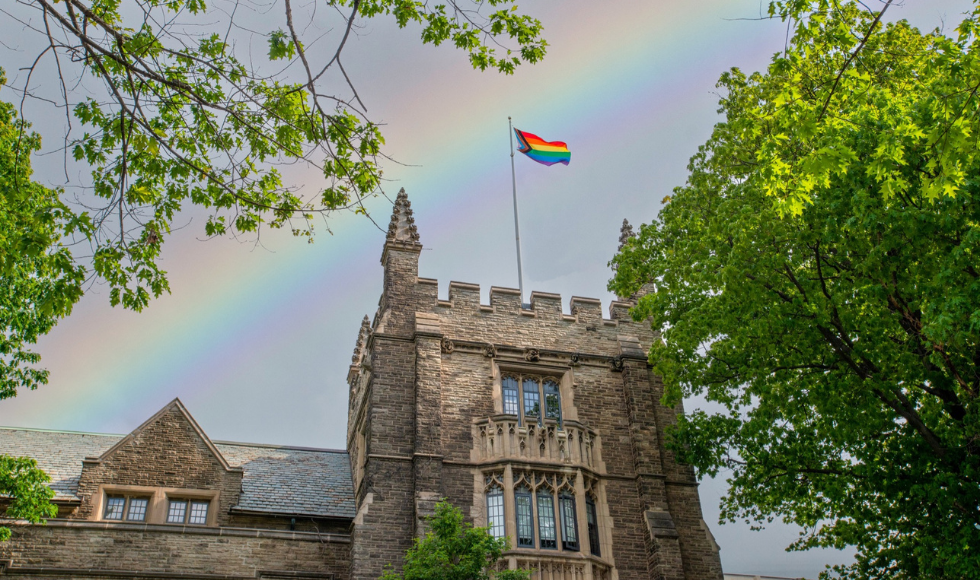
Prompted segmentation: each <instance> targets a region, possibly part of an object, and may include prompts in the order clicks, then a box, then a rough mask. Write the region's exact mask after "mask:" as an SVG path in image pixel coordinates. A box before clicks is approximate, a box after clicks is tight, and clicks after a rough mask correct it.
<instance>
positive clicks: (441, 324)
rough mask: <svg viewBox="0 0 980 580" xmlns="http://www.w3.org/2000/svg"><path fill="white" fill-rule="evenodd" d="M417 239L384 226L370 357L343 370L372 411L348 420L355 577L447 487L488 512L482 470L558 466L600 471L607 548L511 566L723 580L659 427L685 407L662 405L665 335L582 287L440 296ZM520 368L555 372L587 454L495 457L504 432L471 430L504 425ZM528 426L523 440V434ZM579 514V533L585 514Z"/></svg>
mask: <svg viewBox="0 0 980 580" xmlns="http://www.w3.org/2000/svg"><path fill="white" fill-rule="evenodd" d="M402 196H403V194H400V196H399V202H396V211H395V215H394V216H393V218H392V224H393V225H392V229H391V230H389V231H390V232H391V231H395V232H399V231H406V230H405V228H404V227H402V226H396V223H401V222H400V221H399V220H402V221H404V218H405V216H406V215H408V216H409V217H410V216H411V212H410V208H409V206H408V204H407V200H402ZM399 204H401V206H400V209H399ZM420 249H421V245H420V244H418V241H417V237H416V238H413V239H408V238H405V239H398V237H397V235H395V236H394V237H393V234H390V235H389V240H388V243H386V245H385V250H384V252H383V256H382V264H383V265H384V268H385V287H384V292H383V294H382V296H381V299H380V302H379V309H378V312H377V314H376V315H375V317H374V320H373V323H372V328H371V329H370V331H369V332H367V337H366V339H363V340H362V339H359V343H358V348H357V350H356V353H355V362H356V360H359V359H362V360H363V361H364V362H363V364H362V365H361V368H357V366H356V365H355V366H353V367H352V371H351V374H350V375H349V378H350V380H351V396H352V400H351V405H350V408H351V420H352V421H358V420H359V421H363V422H364V424H363V425H352V426H351V427H350V433H351V435H350V436H349V440H350V442H351V443H354V444H357V439H356V437H355V436H354V435H355V434H356V433H357V432H359V431H358V430H359V429H363V431H364V433H366V436H365V438H364V445H365V446H366V447H367V449H366V458H367V460H366V467H365V481H364V484H363V485H362V486H361V488H360V489H359V493H358V496H357V501H358V508H359V515H358V518H357V519H356V520H355V524H354V532H353V551H352V574H351V577H352V578H353V579H356V580H361V579H367V578H373V577H376V575H377V573H378V572H380V567H379V566H380V565H381V564H382V563H392V564H394V565H396V567H397V566H398V565H399V564H400V562H401V559H402V557H403V554H404V551H405V549H406V548H407V547H408V546H409V545H410V542H411V537H412V535H413V533H414V534H418V533H421V531H422V526H421V525H420V518H422V517H423V516H424V515H426V514H427V513H431V508H432V505H433V504H434V501H435V499H437V498H438V497H445V498H447V499H449V500H450V501H451V502H452V503H453V504H454V505H456V506H457V507H460V508H461V509H462V510H463V511H464V513H465V514H467V516H469V517H470V518H471V519H472V520H473V521H475V522H478V523H481V524H485V521H486V520H485V514H484V511H485V509H484V505H483V503H482V502H483V499H482V489H475V488H479V486H480V484H479V483H478V482H479V481H481V473H484V472H486V473H489V472H490V471H494V472H498V471H500V470H501V469H504V468H506V469H507V470H508V471H507V473H513V472H514V470H518V469H520V470H533V469H551V470H553V471H555V472H559V471H560V472H562V473H565V474H566V475H567V476H569V477H572V478H573V479H575V480H576V481H578V482H579V484H581V482H582V481H583V477H585V478H588V480H589V481H598V482H599V483H597V484H595V485H596V486H597V489H598V490H599V493H598V494H597V495H598V496H599V497H600V498H601V500H600V501H601V503H602V505H600V506H597V508H598V511H599V513H600V520H601V521H600V527H601V528H602V534H603V536H602V537H604V538H608V539H606V540H603V542H608V543H610V544H611V546H609V545H607V546H606V547H605V548H604V550H603V553H602V556H601V558H594V557H591V556H588V555H587V554H584V553H578V554H575V553H563V554H555V553H546V552H545V551H543V550H539V551H538V552H539V553H535V552H534V551H533V550H532V551H528V550H514V551H513V552H511V553H509V554H508V560H507V561H508V562H509V565H510V566H518V567H529V568H534V569H536V570H537V571H538V572H537V574H539V575H541V576H542V578H543V577H548V578H555V579H558V578H566V577H568V578H571V577H576V575H577V574H580V573H581V574H585V577H587V578H589V577H590V578H596V579H598V578H621V579H624V580H625V579H633V578H636V579H640V578H658V579H659V578H664V579H667V578H670V579H675V578H676V579H694V578H697V579H698V580H700V579H712V580H714V579H720V578H721V565H720V560H719V558H718V552H717V546H715V545H714V542H713V539H712V538H711V537H710V532H708V530H707V527H706V526H705V525H704V523H703V520H702V517H701V509H700V503H699V500H698V496H697V482H696V481H695V479H694V475H693V471H692V470H691V469H690V468H689V467H687V466H682V465H678V464H677V463H676V462H675V461H674V457H673V455H672V454H671V453H670V452H669V451H668V450H667V449H666V447H665V440H664V434H663V429H664V428H665V427H666V426H667V425H669V424H671V423H672V422H674V421H676V416H677V413H678V412H680V409H669V408H665V407H663V405H661V403H660V398H661V396H662V394H663V389H662V385H661V384H660V381H659V378H658V377H656V376H654V375H653V374H652V373H651V372H650V369H649V366H648V364H647V362H646V352H647V351H648V350H649V348H650V346H651V344H652V343H653V341H654V340H658V338H657V337H656V336H655V335H654V334H653V332H652V331H651V329H650V327H649V325H648V324H645V323H636V322H634V321H633V320H632V319H631V318H630V317H629V314H628V310H629V307H630V306H631V304H630V303H625V302H614V303H613V304H612V305H611V307H610V312H609V318H604V317H603V314H602V311H601V305H600V303H599V301H598V300H594V299H583V298H573V299H572V301H571V303H570V305H569V306H570V308H569V310H570V312H571V314H564V313H563V307H562V301H561V297H560V296H558V295H555V294H546V293H540V292H535V293H532V294H531V298H530V308H529V309H524V308H522V306H521V300H520V296H519V293H518V292H517V291H514V290H511V289H506V288H492V289H491V291H490V304H481V303H480V288H479V286H476V285H472V284H463V283H457V282H452V283H450V285H449V293H448V300H441V299H439V297H438V295H437V293H438V285H437V283H436V281H434V280H429V279H425V278H418V256H419V253H420V252H419V250H420ZM510 369H517V370H516V371H510ZM518 371H519V372H540V373H543V374H546V375H550V376H555V377H556V378H557V377H560V380H561V382H562V399H563V408H562V412H563V417H564V418H565V419H566V420H568V421H569V426H570V428H571V427H572V426H573V425H574V428H575V429H577V431H576V433H579V434H582V433H585V434H587V438H588V439H589V441H588V444H589V445H593V446H594V449H593V450H592V451H591V452H590V454H588V461H586V456H585V455H582V454H578V455H576V454H569V456H568V457H566V456H565V455H560V457H561V460H556V458H555V450H554V449H553V448H551V447H549V448H548V454H547V457H546V456H545V455H544V454H542V455H539V456H534V455H533V454H523V455H521V456H520V457H518V458H503V460H502V459H501V458H500V457H495V456H493V454H494V453H496V454H498V455H499V454H500V453H502V452H501V451H499V445H498V448H495V450H494V451H493V452H491V453H490V455H487V453H484V452H483V450H482V449H481V448H478V447H477V446H479V445H486V441H477V440H475V436H474V433H479V432H480V429H481V428H482V429H484V431H483V433H484V435H485V434H486V429H487V427H480V425H491V426H494V425H497V427H493V428H500V427H499V425H500V421H499V420H500V417H499V413H500V412H501V411H500V403H499V396H500V394H499V389H500V386H499V385H500V383H499V381H500V376H501V373H502V372H518ZM495 381H496V382H495ZM494 389H496V390H497V391H496V395H495V394H494ZM495 396H496V397H497V398H498V400H497V402H496V403H495V399H494V397H495ZM495 405H496V406H495ZM362 407H364V408H363V409H362ZM361 417H363V418H362V419H360V418H361ZM488 421H490V423H487V422H488ZM513 427H514V425H510V428H513ZM525 431H526V429H525ZM568 432H570V431H567V430H566V433H568ZM559 434H560V435H561V436H562V437H565V436H566V435H565V434H562V433H559ZM549 436H551V435H550V432H549ZM539 437H540V435H539ZM518 438H520V440H521V442H522V443H525V442H527V441H528V437H527V434H526V433H524V434H522V435H520V436H519V437H518ZM559 439H560V438H559ZM536 441H537V440H536ZM543 444H544V443H542V445H543ZM550 444H551V443H550V442H549V445H550ZM561 444H564V443H563V442H562V443H561ZM508 445H513V444H512V443H508ZM567 451H568V450H567V449H565V448H562V450H561V453H562V454H566V453H567ZM355 455H356V454H355V453H351V457H352V460H353V458H354V457H355ZM593 460H594V461H595V463H594V464H593V463H591V462H592V461H593ZM549 462H551V464H549ZM576 478H577V479H576ZM505 495H506V492H505ZM507 501H508V500H505V502H507ZM507 505H511V504H509V503H505V509H506V506H507ZM511 509H512V508H511ZM582 513H584V511H583V512H582ZM579 529H580V531H581V532H582V533H585V522H584V521H582V522H579ZM610 547H611V550H610V549H609V548H610ZM372 561H377V564H372V563H371V562H372ZM545 569H547V570H548V571H547V572H546V571H545ZM555 574H557V575H555Z"/></svg>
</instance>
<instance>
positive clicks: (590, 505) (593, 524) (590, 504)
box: [585, 495, 602, 556]
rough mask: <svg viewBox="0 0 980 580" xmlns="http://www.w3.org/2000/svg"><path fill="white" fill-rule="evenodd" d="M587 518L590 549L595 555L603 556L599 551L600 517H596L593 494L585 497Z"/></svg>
mask: <svg viewBox="0 0 980 580" xmlns="http://www.w3.org/2000/svg"><path fill="white" fill-rule="evenodd" d="M585 519H586V520H588V524H589V549H590V550H591V551H592V555H593V556H601V555H602V554H601V553H600V551H599V519H598V518H597V517H596V512H595V500H593V499H592V496H591V495H590V496H586V498H585Z"/></svg>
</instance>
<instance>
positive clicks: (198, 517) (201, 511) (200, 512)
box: [187, 501, 209, 526]
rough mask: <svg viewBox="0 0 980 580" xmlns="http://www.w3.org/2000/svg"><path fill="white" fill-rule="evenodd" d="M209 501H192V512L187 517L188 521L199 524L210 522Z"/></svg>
mask: <svg viewBox="0 0 980 580" xmlns="http://www.w3.org/2000/svg"><path fill="white" fill-rule="evenodd" d="M208 503H209V502H206V501H192V502H191V514H190V517H188V518H187V523H189V524H194V525H198V526H203V525H204V524H206V523H208Z"/></svg>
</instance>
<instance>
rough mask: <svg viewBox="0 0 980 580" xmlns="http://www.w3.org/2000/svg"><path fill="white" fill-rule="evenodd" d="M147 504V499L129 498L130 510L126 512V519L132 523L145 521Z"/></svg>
mask: <svg viewBox="0 0 980 580" xmlns="http://www.w3.org/2000/svg"><path fill="white" fill-rule="evenodd" d="M147 503H148V500H147V499H146V498H145V497H132V498H129V510H127V511H126V519H127V520H129V521H131V522H142V521H145V520H146V504H147Z"/></svg>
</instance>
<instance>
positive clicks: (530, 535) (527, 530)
mask: <svg viewBox="0 0 980 580" xmlns="http://www.w3.org/2000/svg"><path fill="white" fill-rule="evenodd" d="M531 502H532V499H531V488H530V487H528V486H527V484H521V485H519V486H517V487H516V488H515V489H514V505H515V506H516V509H517V547H518V548H533V547H534V513H533V507H532V504H531Z"/></svg>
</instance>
